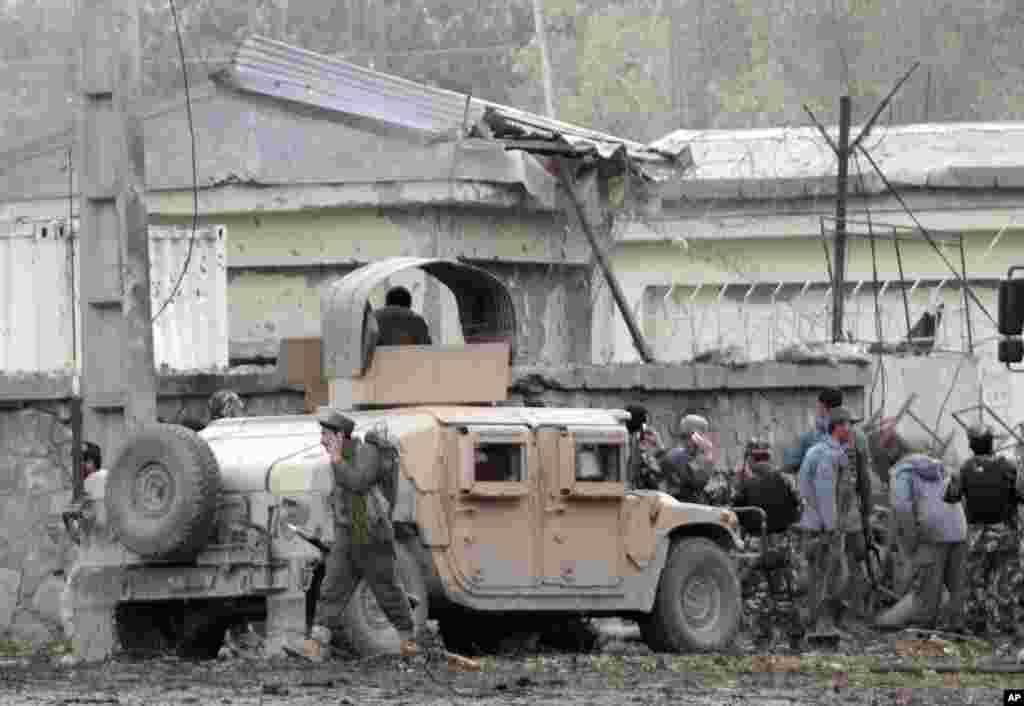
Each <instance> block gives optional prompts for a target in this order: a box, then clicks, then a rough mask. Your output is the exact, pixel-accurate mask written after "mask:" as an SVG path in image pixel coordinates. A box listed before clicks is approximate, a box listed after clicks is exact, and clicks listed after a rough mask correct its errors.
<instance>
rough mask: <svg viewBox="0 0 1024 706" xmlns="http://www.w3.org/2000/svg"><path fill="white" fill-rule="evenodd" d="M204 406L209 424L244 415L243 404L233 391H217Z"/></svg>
mask: <svg viewBox="0 0 1024 706" xmlns="http://www.w3.org/2000/svg"><path fill="white" fill-rule="evenodd" d="M206 405H207V409H208V410H209V412H210V421H211V422H215V421H217V420H218V419H228V418H232V417H241V416H244V415H245V402H243V401H242V398H241V396H239V394H238V393H237V392H235V391H234V390H217V391H216V392H214V393H213V394H212V395H210V399H209V400H208V401H207V403H206Z"/></svg>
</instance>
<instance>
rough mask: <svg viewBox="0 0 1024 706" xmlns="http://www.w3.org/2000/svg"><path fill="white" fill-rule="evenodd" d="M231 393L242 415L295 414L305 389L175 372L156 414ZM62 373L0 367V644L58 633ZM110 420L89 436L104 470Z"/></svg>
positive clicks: (65, 386) (256, 378)
mask: <svg viewBox="0 0 1024 706" xmlns="http://www.w3.org/2000/svg"><path fill="white" fill-rule="evenodd" d="M221 388H229V389H232V390H235V391H236V392H238V393H239V394H240V395H242V397H243V399H244V400H245V402H246V405H247V410H246V412H247V414H249V415H254V416H256V415H259V416H263V415H279V414H293V413H297V412H301V411H302V409H303V392H302V390H301V389H298V390H296V389H295V388H293V387H290V386H285V385H283V384H282V383H281V381H280V379H279V378H278V376H277V375H276V373H248V374H228V375H178V376H162V377H161V378H160V379H159V390H158V408H157V411H158V414H159V416H160V418H161V419H164V420H167V421H181V420H182V419H184V418H185V417H192V418H194V419H198V420H205V419H206V418H207V416H208V413H207V408H206V405H207V399H208V398H209V396H210V395H211V394H212V393H213V392H215V391H216V390H218V389H221ZM70 390H71V387H70V378H69V377H67V376H60V375H46V376H44V375H33V376H18V377H14V376H9V375H3V374H0V641H3V640H19V641H25V642H29V643H31V644H34V645H42V644H46V643H47V642H49V641H50V640H53V639H58V638H60V637H62V632H61V628H60V595H61V591H62V590H63V586H64V575H63V572H64V571H65V569H66V568H67V567H68V566H69V564H70V562H71V561H72V560H73V558H74V554H75V547H74V545H73V544H72V543H71V542H70V540H69V539H68V537H67V535H66V533H65V531H64V526H63V522H62V520H61V512H62V511H63V510H64V509H66V507H67V505H68V503H69V502H70V500H71V484H72V480H71V426H70V416H71V415H70V408H69V405H68V404H67V402H66V398H67V397H68V396H70ZM118 428H119V425H114V424H113V423H112V424H111V425H110V426H109V428H105V429H103V430H102V431H101V434H100V438H97V439H90V441H96V442H97V443H99V444H100V446H101V448H102V450H103V465H104V466H105V467H107V468H109V467H111V465H113V463H114V462H115V460H116V454H117V446H118V445H119V443H120V442H121V439H120V438H119V436H118V432H117V429H118Z"/></svg>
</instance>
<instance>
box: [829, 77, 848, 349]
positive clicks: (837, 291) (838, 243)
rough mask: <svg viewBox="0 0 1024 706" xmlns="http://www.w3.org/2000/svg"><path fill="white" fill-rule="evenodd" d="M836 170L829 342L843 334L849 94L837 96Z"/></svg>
mask: <svg viewBox="0 0 1024 706" xmlns="http://www.w3.org/2000/svg"><path fill="white" fill-rule="evenodd" d="M836 158H837V159H838V160H839V169H838V170H837V177H836V237H835V244H834V245H833V250H835V265H834V267H833V268H832V276H833V281H832V342H833V343H838V342H839V341H840V340H842V337H843V307H844V306H845V297H844V296H843V295H844V293H845V292H844V289H845V287H844V285H845V284H846V180H847V177H848V176H849V173H850V96H840V98H839V144H838V145H837V149H836Z"/></svg>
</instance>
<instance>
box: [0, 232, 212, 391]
mask: <svg viewBox="0 0 1024 706" xmlns="http://www.w3.org/2000/svg"><path fill="white" fill-rule="evenodd" d="M77 227H78V225H77V223H75V224H74V228H75V231H76V232H77ZM69 236H70V234H69V232H68V231H67V228H66V223H65V222H64V221H38V222H20V223H10V222H0V370H3V371H5V372H52V371H58V370H68V369H70V368H71V367H73V366H74V361H75V360H80V359H81V330H82V327H81V317H80V316H79V315H78V311H77V307H76V306H74V305H73V304H72V297H71V291H72V277H71V273H72V253H71V250H72V248H74V251H75V252H74V260H73V262H74V263H75V268H76V269H77V266H78V263H80V262H81V258H80V257H79V256H78V246H79V240H78V238H77V237H69ZM190 237H191V229H186V228H170V227H163V226H150V268H151V269H150V287H151V291H152V302H153V313H154V314H155V313H156V312H157V310H158V309H159V307H160V306H161V305H162V304H163V302H164V301H165V299H166V297H167V296H168V294H169V292H170V291H171V289H172V287H173V286H174V282H176V281H177V278H178V276H179V273H180V272H181V267H182V264H183V262H184V259H185V256H186V253H187V251H188V241H189V238H190ZM225 238H226V235H225V232H224V229H223V228H220V227H209V228H202V229H200V230H199V231H197V232H196V241H195V245H194V246H193V253H192V260H191V263H190V265H189V269H188V273H187V275H186V276H185V278H184V280H183V281H182V286H181V290H180V292H179V293H178V295H177V296H176V297H175V299H174V301H173V302H172V303H171V304H170V305H168V306H167V308H166V309H165V310H164V312H163V313H162V314H161V315H160V318H159V319H158V320H157V321H156V322H155V323H154V328H153V339H154V341H153V343H154V354H155V359H156V364H157V366H158V367H161V366H164V367H167V368H170V369H172V370H207V371H208V370H213V369H218V368H226V367H227V365H228V310H227V268H226V266H225V265H226V253H225ZM74 281H75V282H78V281H80V280H79V278H78V273H77V272H76V277H75V279H74ZM77 294H78V292H77V288H76V296H77ZM72 316H74V323H72V321H73V320H72ZM73 327H74V328H73ZM76 333H77V335H76ZM76 339H77V344H78V355H77V356H76V355H75V354H74V353H73V351H72V346H73V342H74V341H76Z"/></svg>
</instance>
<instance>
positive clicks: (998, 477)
mask: <svg viewBox="0 0 1024 706" xmlns="http://www.w3.org/2000/svg"><path fill="white" fill-rule="evenodd" d="M1016 480H1017V471H1016V469H1014V467H1013V465H1011V464H1010V462H1009V461H1007V460H1006V459H1004V458H996V457H994V456H985V457H979V456H975V457H974V458H972V459H970V460H969V461H967V463H965V464H964V466H963V470H962V471H961V473H960V483H961V486H962V488H963V491H962V492H963V497H964V510H965V511H966V513H967V521H968V522H970V523H971V524H981V525H994V524H997V523H999V522H1013V520H1014V519H1015V515H1016V509H1017V508H1016V501H1017V498H1016Z"/></svg>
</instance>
